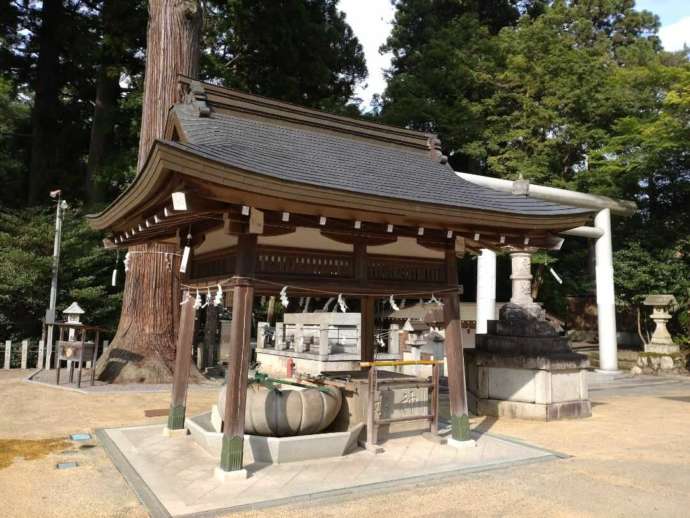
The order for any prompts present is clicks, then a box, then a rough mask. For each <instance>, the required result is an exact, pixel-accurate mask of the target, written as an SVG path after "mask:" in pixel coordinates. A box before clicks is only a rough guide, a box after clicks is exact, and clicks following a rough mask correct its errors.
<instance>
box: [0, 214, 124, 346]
mask: <svg viewBox="0 0 690 518" xmlns="http://www.w3.org/2000/svg"><path fill="white" fill-rule="evenodd" d="M83 216H84V214H83V213H82V212H81V211H80V210H72V209H68V210H67V211H66V214H65V218H64V224H63V240H62V254H61V262H60V270H59V283H58V288H59V289H58V298H57V300H58V308H57V309H58V310H60V309H64V308H65V307H67V306H68V305H69V304H70V303H71V302H72V301H73V300H76V301H77V302H79V304H80V305H81V306H82V308H84V310H85V311H86V316H85V320H84V321H85V322H88V323H90V324H96V325H102V326H105V327H110V328H113V327H114V324H115V322H116V319H117V316H118V315H119V306H120V299H121V294H120V293H119V290H120V288H119V287H117V288H111V287H110V278H111V277H110V276H111V272H112V268H113V266H114V265H115V256H114V254H113V253H112V252H110V251H107V250H105V249H104V248H103V247H102V246H101V244H100V236H99V234H98V233H96V232H93V231H91V230H90V229H89V228H88V226H87V224H86V222H85V220H84V217H83ZM54 221H55V213H54V211H52V210H47V209H26V210H22V211H1V212H0V337H2V339H3V340H9V339H12V340H18V339H22V338H28V337H37V336H40V334H41V319H42V318H43V316H44V315H45V310H46V308H47V307H48V298H49V293H50V279H51V272H52V253H53V237H54V232H55V227H54ZM120 275H121V273H120Z"/></svg>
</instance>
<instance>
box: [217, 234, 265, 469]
mask: <svg viewBox="0 0 690 518" xmlns="http://www.w3.org/2000/svg"><path fill="white" fill-rule="evenodd" d="M256 245H257V236H256V234H241V235H240V236H239V238H238V243H237V259H236V263H235V265H236V270H235V273H236V275H235V277H233V285H234V288H233V296H232V323H231V327H230V361H229V362H228V370H227V375H226V377H225V379H226V380H227V385H226V390H227V392H226V394H225V409H223V415H224V419H223V423H224V424H223V444H222V449H221V454H220V466H219V469H220V470H221V471H239V470H241V469H242V466H243V457H244V413H245V405H246V402H247V376H248V373H249V357H250V354H251V324H252V305H253V301H254V286H253V283H252V281H251V279H249V278H247V277H244V276H251V275H253V274H254V269H255V263H256Z"/></svg>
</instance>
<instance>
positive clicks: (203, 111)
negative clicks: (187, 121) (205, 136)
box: [184, 80, 211, 117]
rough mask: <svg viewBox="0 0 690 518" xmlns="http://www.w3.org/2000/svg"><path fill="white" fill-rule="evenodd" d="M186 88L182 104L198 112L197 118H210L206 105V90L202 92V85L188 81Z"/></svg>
mask: <svg viewBox="0 0 690 518" xmlns="http://www.w3.org/2000/svg"><path fill="white" fill-rule="evenodd" d="M188 88H189V90H188V91H187V92H186V94H185V96H184V103H185V104H189V105H191V106H194V107H195V108H196V109H197V111H198V115H199V117H210V116H211V108H210V107H209V105H208V104H207V103H206V101H207V99H206V90H204V85H203V84H202V83H201V81H196V80H193V81H190V82H189V86H188Z"/></svg>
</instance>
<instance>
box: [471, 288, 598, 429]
mask: <svg viewBox="0 0 690 518" xmlns="http://www.w3.org/2000/svg"><path fill="white" fill-rule="evenodd" d="M530 301H531V297H530ZM529 304H532V305H533V306H536V304H533V303H531V302H530V303H529ZM533 314H534V308H533V307H529V308H523V307H522V306H520V305H517V304H514V303H510V304H506V305H505V306H504V307H503V308H501V312H500V318H499V320H494V321H490V322H488V325H487V334H485V335H478V336H477V348H476V350H475V351H474V353H473V354H472V356H473V357H472V358H471V360H470V361H469V362H468V373H467V376H468V391H469V403H470V410H471V411H472V412H474V413H476V414H478V415H493V416H502V417H516V418H521V419H538V420H544V421H550V420H555V419H563V418H579V417H589V416H590V415H591V414H592V408H591V403H590V401H589V396H588V391H587V378H586V369H587V367H588V366H589V360H588V359H587V357H586V356H584V355H581V354H577V353H574V352H572V350H571V349H570V345H569V343H568V339H567V338H565V337H562V336H558V334H557V333H556V331H555V329H554V328H553V327H551V325H549V324H548V323H547V322H546V321H544V320H539V319H537V318H535V317H534V316H532V315H533Z"/></svg>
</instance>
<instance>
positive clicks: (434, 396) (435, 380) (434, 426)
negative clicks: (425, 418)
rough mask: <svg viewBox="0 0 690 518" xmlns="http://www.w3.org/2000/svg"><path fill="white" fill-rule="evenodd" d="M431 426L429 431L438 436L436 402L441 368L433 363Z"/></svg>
mask: <svg viewBox="0 0 690 518" xmlns="http://www.w3.org/2000/svg"><path fill="white" fill-rule="evenodd" d="M431 384H432V385H433V386H432V388H431V391H432V392H431V426H430V428H429V431H430V432H431V433H432V434H434V435H437V434H438V400H439V395H440V394H439V391H440V388H441V366H440V364H438V363H434V365H433V366H432V367H431Z"/></svg>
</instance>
